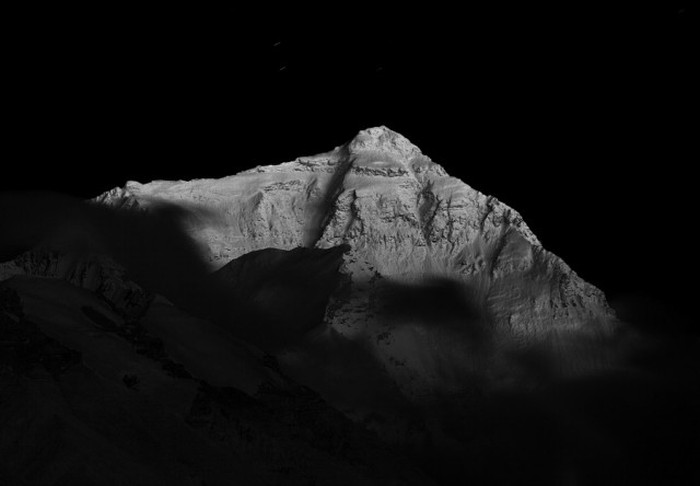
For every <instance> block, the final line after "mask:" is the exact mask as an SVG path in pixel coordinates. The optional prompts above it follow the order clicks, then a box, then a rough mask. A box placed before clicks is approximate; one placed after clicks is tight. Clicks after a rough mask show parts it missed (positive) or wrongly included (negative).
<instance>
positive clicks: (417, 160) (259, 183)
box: [98, 127, 614, 417]
mask: <svg viewBox="0 0 700 486" xmlns="http://www.w3.org/2000/svg"><path fill="white" fill-rule="evenodd" d="M98 200H99V201H100V202H102V203H104V204H110V205H116V206H139V207H142V208H146V209H147V208H148V206H149V205H150V204H155V203H158V202H162V201H166V202H171V203H176V204H179V205H182V206H185V207H189V208H200V209H201V208H203V209H206V211H207V213H208V214H209V215H214V216H213V218H211V219H210V220H209V223H210V224H209V225H208V226H207V227H206V228H205V229H202V228H201V226H200V227H199V228H198V229H197V230H196V231H194V230H193V236H194V237H195V238H196V239H198V240H200V242H202V243H204V247H205V248H208V252H209V253H208V258H209V260H210V261H211V263H212V267H213V268H219V267H222V266H224V265H226V264H227V263H228V262H230V261H232V260H234V259H235V258H237V257H239V256H241V255H243V254H246V253H248V252H251V251H254V250H262V249H266V248H274V249H284V250H290V249H294V248H297V247H300V246H305V247H312V248H319V249H325V248H331V247H335V246H338V245H348V246H349V250H348V251H347V252H346V253H345V255H344V261H343V264H342V266H341V267H340V272H341V274H342V275H343V277H342V278H341V282H342V283H341V284H340V285H338V286H337V287H336V289H335V290H334V292H332V294H331V296H330V301H329V303H328V305H327V307H326V311H325V317H324V321H323V323H322V324H321V323H319V324H318V326H317V327H316V328H315V332H314V333H310V334H309V337H308V339H307V341H306V343H305V344H304V345H302V346H301V347H296V348H294V349H290V350H287V351H286V352H284V353H282V354H281V355H280V360H281V362H282V364H283V366H285V367H286V370H287V372H288V373H290V374H291V375H292V376H293V377H294V378H296V379H298V380H300V381H302V382H304V383H307V384H309V385H311V386H313V387H315V388H316V389H318V390H321V391H322V393H323V394H324V395H325V396H326V397H327V398H329V397H335V398H334V400H333V401H334V404H335V405H336V406H338V407H340V408H341V409H343V410H346V411H347V412H348V413H350V414H351V415H352V414H355V416H356V417H366V416H368V415H371V414H373V413H375V412H376V410H377V408H378V407H379V406H378V402H377V403H374V404H371V405H368V404H367V403H365V402H362V401H361V400H360V401H356V400H353V399H350V397H349V396H348V393H346V392H343V391H342V390H344V389H347V388H348V387H352V386H351V383H350V381H352V380H353V379H354V378H353V377H356V373H355V372H353V370H351V369H349V368H352V366H350V365H349V364H348V359H349V358H348V356H347V355H346V354H345V351H347V345H349V344H348V343H353V344H352V346H351V347H352V349H353V350H352V351H348V352H349V353H350V355H351V356H353V358H352V359H351V361H352V360H356V359H358V360H359V359H363V360H365V361H367V360H370V361H371V362H372V363H373V364H372V365H371V367H372V370H373V371H372V372H376V371H377V370H379V371H380V372H381V374H382V376H383V378H382V380H384V378H386V382H384V381H382V383H384V385H386V386H384V385H382V386H383V387H384V388H385V389H386V390H389V389H391V390H393V391H391V394H393V396H395V397H399V400H400V401H403V400H407V401H408V402H409V403H410V404H411V406H414V405H416V404H418V405H420V406H423V405H427V404H429V403H432V402H433V401H434V400H435V399H436V396H442V395H444V394H461V393H464V391H465V390H466V389H467V388H469V387H470V386H472V384H466V383H467V382H468V381H469V380H466V379H465V377H467V376H470V377H473V376H474V375H475V374H482V372H483V370H484V369H487V370H489V371H488V375H489V377H488V379H489V380H490V381H491V382H493V383H508V382H512V381H518V382H521V383H529V382H530V381H529V380H530V379H531V378H533V377H532V376H530V375H531V374H535V375H536V374H538V373H544V372H543V371H542V367H537V366H530V365H528V366H525V365H522V366H521V364H522V363H525V362H528V359H529V356H530V354H531V353H535V351H533V350H540V349H543V348H542V347H543V346H544V347H546V349H547V352H546V361H547V363H548V364H547V366H546V368H547V371H546V373H548V374H549V373H555V374H569V373H576V372H580V371H583V370H585V369H589V368H591V367H594V368H595V367H599V366H603V365H605V363H606V359H607V358H606V357H605V356H604V353H601V352H599V350H597V349H596V346H595V342H596V340H597V339H598V338H600V337H601V336H605V335H608V334H609V333H611V332H612V330H613V328H614V324H613V323H614V316H613V315H612V312H611V310H610V308H609V307H608V305H607V303H606V301H605V298H604V296H603V294H602V292H600V291H599V290H598V289H597V288H595V287H594V286H592V285H590V284H588V283H586V282H584V281H583V280H582V279H581V278H579V277H578V275H577V274H576V273H575V272H574V271H573V270H572V269H571V268H570V267H569V266H568V265H566V263H564V262H563V261H562V260H561V259H560V258H558V257H557V256H556V255H554V254H552V253H550V252H548V251H547V250H545V249H544V248H543V247H542V245H541V244H540V242H539V241H538V239H537V237H536V236H535V235H534V234H533V233H532V232H531V231H530V229H529V228H528V227H527V225H526V224H525V222H524V221H523V218H522V217H521V216H520V214H518V212H517V211H515V210H514V209H512V208H510V207H508V206H507V205H505V204H503V203H502V202H500V201H498V200H497V199H495V198H493V197H489V196H487V195H484V194H482V193H480V192H479V191H477V190H475V189H473V188H471V187H470V186H468V185H467V184H465V183H464V182H462V181H460V180H458V179H456V178H454V177H450V176H449V175H448V174H447V173H446V171H445V170H444V169H443V168H442V167H441V166H440V165H438V164H436V163H435V162H433V161H432V160H431V159H430V158H429V157H427V156H426V155H424V154H423V153H421V151H420V149H418V148H417V147H416V146H414V145H413V144H411V143H410V142H409V141H408V140H407V139H406V138H404V137H403V136H401V135H399V134H397V133H395V132H393V131H391V130H389V129H387V128H385V127H378V128H371V129H368V130H365V131H362V132H360V133H359V134H358V135H357V136H356V137H355V138H354V139H353V140H352V141H350V142H349V143H347V144H345V145H343V146H341V147H338V148H336V149H335V150H333V151H331V152H328V153H324V154H320V155H316V156H312V157H300V158H298V159H296V160H295V161H292V162H287V163H283V164H279V165H272V166H264V167H257V168H255V169H251V170H248V171H245V172H242V173H239V174H237V175H234V176H230V177H226V178H223V179H217V180H212V179H201V180H193V181H187V182H184V181H179V182H176V181H155V182H151V183H148V184H140V183H136V182H130V183H128V184H127V185H126V187H125V188H123V189H115V190H113V191H111V192H109V193H106V194H104V195H103V196H101V197H100V198H98ZM227 272H228V274H229V280H231V278H232V277H231V275H232V274H235V271H232V270H230V269H229V270H227ZM233 280H235V278H233ZM243 285H244V284H243ZM239 288H241V287H239ZM268 297H269V298H268V300H267V301H266V302H267V304H266V305H268V306H275V305H277V304H276V303H275V298H274V295H273V296H271V297H270V296H268ZM278 304H279V305H283V304H282V303H281V302H280V303H278ZM324 343H325V344H324ZM339 343H342V344H339ZM337 346H340V347H341V348H343V351H341V350H338V352H337V353H332V352H329V351H328V349H330V348H334V347H337ZM353 346H354V347H353ZM358 346H359V347H358ZM537 353H539V351H537ZM538 356H539V354H538ZM540 357H541V356H540ZM538 359H539V358H538ZM319 364H322V365H323V366H318V365H319ZM516 369H517V370H518V371H517V373H516V372H515V371H514V370H516ZM340 370H342V371H340ZM523 370H526V372H525V374H526V375H528V376H522V373H523ZM533 370H534V371H533ZM366 371H367V372H368V373H369V372H370V371H369V370H366ZM390 401H391V400H390ZM360 402H362V403H360ZM379 408H381V407H379ZM373 416H374V415H373Z"/></svg>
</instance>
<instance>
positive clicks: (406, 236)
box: [0, 127, 692, 484]
mask: <svg viewBox="0 0 700 486" xmlns="http://www.w3.org/2000/svg"><path fill="white" fill-rule="evenodd" d="M45 199H46V201H42V204H37V205H36V208H37V209H36V212H37V214H40V215H41V218H43V219H48V220H51V221H53V220H54V219H55V218H54V217H49V216H50V215H52V214H54V213H52V212H51V211H56V214H62V213H61V212H60V211H59V210H57V209H56V208H57V207H59V206H61V205H62V204H64V203H65V202H62V201H59V200H57V199H53V198H50V197H45ZM13 201H19V199H14V200H13ZM27 207H29V206H27ZM66 207H69V209H70V211H69V212H70V214H71V216H70V217H69V216H66V217H65V220H63V223H62V224H61V227H62V231H61V232H60V237H56V236H55V235H54V234H53V233H54V232H55V231H54V230H53V229H52V230H51V235H50V236H51V237H50V238H45V240H47V241H48V242H49V243H52V244H53V246H52V245H49V244H48V243H45V244H44V245H41V246H37V247H35V248H33V249H32V250H31V251H29V252H26V253H23V254H20V255H19V256H18V257H17V258H15V259H14V260H12V261H9V262H7V263H5V264H3V266H2V272H3V274H4V276H5V277H6V278H7V279H6V280H5V281H4V282H2V292H3V294H2V295H3V299H4V300H3V302H4V304H3V305H4V307H3V314H2V316H3V321H2V325H3V327H2V333H3V340H2V341H1V342H2V343H4V344H3V346H7V347H8V349H11V350H18V349H19V350H20V351H21V352H15V351H12V352H11V353H9V354H6V356H9V358H7V360H6V361H7V363H5V364H4V365H3V366H4V368H3V370H5V371H4V372H3V373H5V374H4V375H2V376H3V379H4V380H5V381H7V382H8V383H15V384H16V385H15V386H18V387H19V388H18V390H19V392H21V393H19V392H18V393H17V394H16V397H18V398H15V399H13V401H10V402H7V406H6V408H5V409H3V410H4V411H3V412H2V414H1V416H2V417H5V422H6V423H9V421H11V420H20V421H32V423H36V424H37V425H36V430H37V431H38V430H45V429H46V430H48V429H51V430H52V431H53V432H52V434H53V435H52V436H51V437H52V442H51V444H53V445H52V447H58V446H57V445H56V444H63V443H66V442H69V443H71V444H75V447H77V450H81V451H83V452H81V453H80V454H88V453H89V454H92V455H91V456H90V457H92V458H93V459H94V460H96V461H102V462H103V463H105V464H116V463H119V462H122V461H124V463H126V464H135V465H134V468H135V469H134V471H137V472H135V473H134V476H133V477H131V476H129V475H128V474H126V473H116V472H114V470H110V473H109V474H110V476H109V477H110V478H111V479H110V480H112V482H113V483H115V484H118V483H119V481H122V482H123V481H133V480H134V478H137V477H138V478H150V479H148V480H146V479H144V481H146V482H148V481H154V484H156V483H158V481H160V482H162V483H164V484H169V483H172V481H173V479H172V477H171V476H172V474H173V471H179V472H178V473H177V474H179V477H180V478H181V479H182V478H184V477H188V478H192V480H191V481H190V483H192V484H197V482H196V481H205V482H206V483H207V484H210V483H211V484H220V483H223V484H225V483H226V481H230V480H231V478H232V477H239V479H240V478H245V479H243V482H247V484H258V483H259V484H307V483H313V482H314V481H315V484H432V481H436V482H437V483H438V484H461V483H462V482H465V481H467V482H468V481H472V482H475V483H477V484H502V483H513V484H532V483H539V484H549V482H551V481H552V478H553V477H554V478H555V483H556V481H560V482H561V481H563V479H561V478H562V477H563V476H561V475H564V476H566V475H567V474H568V475H574V476H576V477H584V478H586V481H589V482H585V481H584V482H583V483H582V484H608V483H606V481H612V483H614V482H615V480H616V479H619V477H617V476H615V475H614V474H613V475H610V476H609V477H608V476H606V475H605V474H607V473H606V472H605V471H609V470H615V471H616V473H615V474H617V473H618V472H619V473H620V474H622V473H623V472H624V471H625V470H627V469H626V468H627V466H625V464H628V463H625V462H624V461H619V460H618V459H619V457H618V456H617V455H615V454H616V453H614V452H613V451H615V450H617V449H616V447H618V446H619V445H620V444H619V440H618V439H615V438H614V437H616V436H614V435H607V433H606V432H604V431H607V430H608V429H609V428H610V427H613V426H612V425H611V422H610V420H609V418H608V416H607V415H606V414H604V413H603V414H602V417H603V419H600V416H599V415H595V414H594V413H591V414H589V413H588V412H586V411H581V408H580V407H582V406H584V405H585V406H586V407H591V409H592V410H597V411H598V412H597V413H598V414H600V413H601V412H600V410H604V409H605V407H606V406H608V405H609V404H611V403H612V404H617V405H616V406H618V405H619V406H620V407H626V409H627V410H635V409H634V406H632V405H630V402H629V399H630V397H634V396H637V397H641V398H640V400H639V402H638V403H639V404H640V407H642V405H643V404H646V405H653V406H651V407H650V408H649V410H661V411H665V410H666V408H665V403H664V404H663V406H662V407H660V408H659V407H658V403H657V402H653V401H650V400H648V397H650V396H651V395H654V396H655V394H656V393H657V392H656V391H655V390H659V389H663V387H662V388H659V387H658V386H657V385H658V382H657V381H651V380H650V381H646V378H644V379H641V380H639V377H640V376H643V377H646V376H647V375H646V374H645V373H646V372H647V371H646V370H645V371H644V372H641V371H640V370H638V369H637V368H635V367H632V365H630V363H631V361H630V358H629V357H630V356H636V353H637V350H638V349H642V350H643V351H644V352H645V353H648V352H649V350H650V349H656V348H655V347H654V346H651V345H650V344H649V341H646V340H644V339H642V338H641V337H640V335H639V334H638V333H636V332H635V331H634V329H632V328H630V326H627V325H625V324H623V323H621V322H619V321H618V319H617V318H616V316H615V315H614V313H613V311H612V310H611V309H610V307H609V306H608V304H607V302H606V300H605V297H604V295H603V293H602V292H601V291H600V290H599V289H597V288H595V287H594V286H592V285H590V284H588V283H587V282H585V281H583V280H582V279H581V278H580V277H579V276H578V275H577V274H576V273H575V272H574V271H573V270H572V269H571V268H570V267H569V266H568V265H567V264H566V263H565V262H563V261H562V260H561V259H560V258H559V257H557V256H556V255H554V254H553V253H551V252H549V251H547V250H546V249H544V247H543V246H542V244H541V243H540V241H539V240H538V238H537V237H536V236H535V235H534V234H533V233H532V232H531V231H530V229H529V228H528V226H527V224H526V223H525V222H524V220H523V218H522V217H521V215H520V214H519V213H518V212H517V211H515V210H514V209H512V208H510V207H508V206H507V205H506V204H504V203H502V202H500V201H498V200H496V199H495V198H493V197H490V196H487V195H484V194H482V193H480V192H479V191H477V190H475V189H473V188H471V187H470V186H468V185H467V184H466V183H465V182H463V181H461V180H458V179H456V178H454V177H450V176H449V175H448V174H447V172H446V170H445V169H444V168H443V167H442V166H440V165H439V164H437V163H436V162H434V161H432V160H431V159H430V158H429V157H428V156H427V155H425V154H423V153H422V152H421V150H420V149H419V148H418V147H416V146H415V145H413V144H412V143H411V142H410V141H409V140H407V139H406V138H405V137H403V136H401V135H400V134H398V133H396V132H393V131H392V130H390V129H388V128H386V127H376V128H370V129H368V130H363V131H361V132H360V133H359V134H358V135H357V136H356V137H355V138H353V139H352V140H351V141H349V142H348V143H346V144H344V145H342V146H340V147H337V148H335V149H334V150H332V151H330V152H327V153H323V154H319V155H315V156H309V157H299V158H297V159H296V160H294V161H291V162H286V163H282V164H278V165H270V166H259V167H256V168H254V169H251V170H247V171H244V172H241V173H238V174H236V175H232V176H229V177H225V178H223V179H198V180H192V181H154V182H150V183H146V184H141V183H137V182H129V183H127V184H126V185H125V187H122V188H115V189H113V190H111V191H108V192H107V193H105V194H102V195H100V196H98V197H96V198H94V199H93V200H91V201H89V202H88V203H81V204H79V205H78V204H74V203H73V202H71V203H70V204H67V205H66ZM42 208H53V209H42ZM47 211H48V214H49V216H47V215H46V213H47ZM31 214H32V213H31V212H29V211H25V215H24V218H25V219H27V218H29V217H30V215H31ZM30 219H31V218H30ZM18 221H19V223H18V225H19V227H24V226H26V224H25V222H24V220H23V219H22V218H19V219H18ZM8 227H10V228H12V225H10V226H8ZM38 227H39V226H38ZM51 228H53V225H52V226H51ZM37 232H39V233H40V231H39V230H37V231H33V232H31V235H32V241H34V239H35V234H36V233H37ZM9 241H10V242H11V243H12V244H13V248H14V247H15V246H16V245H17V242H21V241H22V239H21V238H14V239H10V240H9ZM56 243H60V244H59V245H58V246H59V248H58V249H56V248H55V246H56ZM86 248H87V250H86ZM47 277H49V278H47ZM18 326H19V327H18ZM27 333H29V335H25V334H27ZM8 343H9V344H8ZM21 343H23V344H21ZM27 349H29V350H31V352H29V351H27ZM686 355H688V356H689V354H686V353H680V354H679V356H686ZM46 356H50V357H51V359H47V358H46ZM635 366H637V365H635ZM37 370H39V371H37ZM42 370H43V371H42ZM630 370H636V371H635V372H634V377H635V378H634V380H630V379H628V378H627V377H626V376H627V375H625V374H624V373H627V372H629V371H630ZM37 373H38V375H37ZM46 373H48V375H49V376H50V377H51V378H50V380H49V383H50V387H53V388H52V390H53V391H52V392H51V393H52V394H50V395H47V396H49V397H50V398H49V399H48V401H47V402H46V405H45V408H44V409H41V410H39V409H36V407H35V408H31V407H29V408H28V407H27V406H26V404H27V403H34V402H32V401H31V400H33V399H31V397H33V396H35V395H36V393H48V392H47V391H46V390H45V388H46V387H47V386H49V385H47V384H46V380H47V378H46V376H45V375H46ZM77 376H80V377H82V378H80V380H82V381H81V383H82V385H81V387H77V385H75V383H76V381H77V380H78V378H76V377H77ZM654 376H656V375H654ZM655 379H656V378H655ZM36 380H39V381H38V382H37V381H36ZM591 380H592V381H591ZM635 380H636V381H635ZM591 383H594V385H593V386H591ZM596 385H600V386H596ZM603 385H604V386H603ZM42 390H43V391H42ZM56 390H58V391H56ZM626 390H633V393H635V394H632V392H630V393H629V394H628V393H627V391H626ZM32 393H33V394H34V395H32ZM27 397H29V398H27ZM105 397H109V399H105ZM98 398H99V400H98ZM83 401H85V402H86V403H87V405H84V406H79V404H80V403H82V402H83ZM636 403H637V402H636ZM689 403H692V402H689ZM601 407H602V408H601ZM655 407H656V408H655ZM54 408H55V409H56V410H61V413H60V414H59V418H58V419H51V420H53V422H51V421H50V420H49V422H46V420H48V419H47V418H46V417H48V416H49V415H50V413H49V412H48V410H51V409H54ZM93 408H94V410H93ZM691 408H692V407H691ZM121 410H126V411H128V413H129V414H134V415H139V414H145V415H143V416H144V417H156V416H158V414H159V413H161V411H163V410H165V415H164V418H163V419H162V421H161V420H160V419H158V420H157V422H158V424H159V425H158V426H157V427H156V425H154V426H153V427H154V428H153V429H152V430H149V428H148V426H147V424H143V423H140V422H139V423H134V424H132V423H129V424H127V423H122V422H119V423H118V424H117V425H115V426H114V427H111V426H110V425H109V417H110V416H112V415H114V414H119V413H121V412H120V411H121ZM639 410H641V408H639ZM97 411H99V413H98V412H97ZM647 413H650V412H641V411H637V415H634V414H632V417H635V416H639V417H643V418H644V420H646V419H647V415H646V414H647ZM654 414H655V412H654ZM655 416H656V415H655ZM664 416H674V414H670V415H664ZM675 416H677V417H686V416H687V415H686V414H685V413H681V414H677V415H675ZM8 417H9V418H8ZM37 417H40V420H39V419H37ZM37 420H38V421H37ZM149 420H150V419H149ZM154 420H155V419H154ZM600 420H605V421H604V422H602V423H601V422H600ZM630 421H631V419H630ZM628 422H629V421H626V420H620V421H619V423H621V424H623V426H624V427H627V424H628ZM132 426H133V427H135V429H133V430H132V429H131V428H130V427H132ZM32 430H34V429H32ZM651 430H656V429H654V428H652V429H651ZM169 431H170V432H169ZM172 431H175V432H172ZM13 433H14V434H15V435H11V436H9V437H10V439H8V441H9V442H8V441H5V442H1V443H0V447H2V448H3V449H2V450H3V451H9V450H10V449H11V443H12V442H11V441H12V440H14V439H12V437H19V436H21V431H15V432H13ZM32 433H33V434H34V435H32V437H34V439H32V440H34V441H40V439H39V437H40V434H39V432H32ZM141 433H148V434H150V437H152V444H154V448H153V449H152V451H151V452H147V451H146V450H145V449H143V448H136V449H133V450H131V452H129V453H127V454H126V455H125V453H124V451H125V450H130V449H129V445H128V444H132V443H134V442H136V441H137V438H136V437H137V436H138V434H141ZM168 434H177V437H178V439H177V441H176V444H178V445H176V446H174V447H175V449H173V448H168V447H164V446H163V444H164V443H165V442H167V441H168V440H170V437H171V436H170V435H168ZM77 437H82V438H77ZM83 438H86V439H83ZM98 442H99V444H101V446H100V447H102V448H98V447H97V446H96V444H98ZM273 444H276V445H273ZM572 444H574V445H572ZM624 445H625V447H627V444H626V443H625V444H624ZM27 450H28V452H26V453H22V454H20V455H18V456H17V457H18V458H19V459H18V461H19V462H18V463H17V464H19V466H16V467H15V466H13V467H8V466H5V467H4V469H0V474H4V475H5V476H6V477H9V478H15V477H21V475H22V474H27V471H29V468H28V467H25V466H26V465H27V464H33V463H34V462H36V463H38V464H41V465H42V468H43V469H41V474H44V476H42V477H44V478H53V479H54V480H55V481H59V480H60V479H65V478H63V476H61V475H60V474H58V473H56V472H55V471H66V472H65V474H68V476H66V477H68V478H73V476H70V474H74V475H75V478H79V479H81V480H84V479H85V480H87V479H95V478H98V477H99V471H97V470H96V469H94V468H91V467H85V466H79V465H76V463H77V461H78V459H79V457H80V454H77V455H56V456H52V457H51V458H50V459H48V460H47V461H48V462H43V463H42V462H41V461H42V460H41V459H37V457H39V455H40V452H41V448H40V447H38V446H35V447H30V448H29V449H27ZM111 451H120V452H119V455H114V454H113V453H112V452H111ZM144 454H145V456H143V457H146V458H147V459H141V456H142V455H144ZM231 454H233V455H234V456H235V457H237V458H239V459H237V460H236V461H234V462H232V463H230V464H228V465H226V464H227V462H226V461H227V459H226V458H227V457H231ZM241 459H242V460H241ZM32 461H34V462H32ZM173 461H174V462H173ZM146 463H148V464H150V466H148V467H146V466H145V465H144V464H146ZM57 464H58V465H60V467H59V466H56V465H57ZM503 464H507V466H503ZM137 465H138V466H137ZM110 467H112V466H110ZM115 470H116V469H115ZM204 471H210V472H209V473H205V472H204ZM332 471H336V472H332ZM620 471H622V472H620ZM37 474H39V473H37ZM62 474H63V473H62ZM185 475H187V476H185ZM0 477H2V476H0ZM567 477H568V476H567ZM407 478H413V479H411V480H409V479H407ZM66 480H67V479H66ZM339 481H340V482H339ZM343 481H344V482H343ZM392 481H393V483H392ZM410 481H413V483H411V482H410ZM46 482H49V483H50V481H49V480H48V479H47V480H46ZM181 482H182V483H183V484H190V483H188V482H187V481H184V479H183V480H182V481H181ZM612 483H611V484H612ZM173 484H174V483H173Z"/></svg>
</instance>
